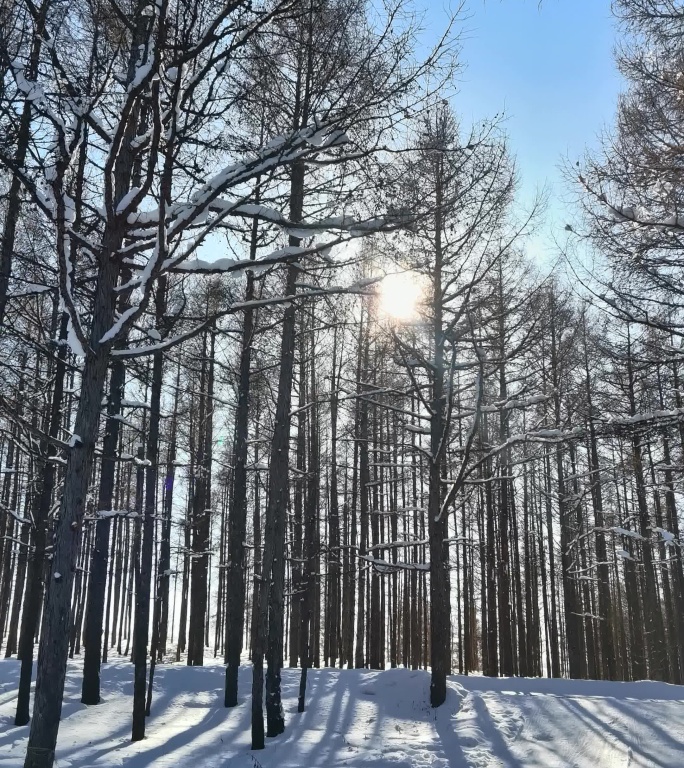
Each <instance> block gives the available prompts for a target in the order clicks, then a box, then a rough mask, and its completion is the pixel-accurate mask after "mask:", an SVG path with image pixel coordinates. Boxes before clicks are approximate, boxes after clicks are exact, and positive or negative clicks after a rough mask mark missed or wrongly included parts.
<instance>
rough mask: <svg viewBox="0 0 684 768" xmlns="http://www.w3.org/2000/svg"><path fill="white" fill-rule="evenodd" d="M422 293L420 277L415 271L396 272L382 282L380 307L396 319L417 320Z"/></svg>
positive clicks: (403, 320) (404, 320)
mask: <svg viewBox="0 0 684 768" xmlns="http://www.w3.org/2000/svg"><path fill="white" fill-rule="evenodd" d="M422 295H423V291H422V288H421V285H420V279H419V277H418V275H417V274H416V273H415V272H395V273H393V274H390V275H387V276H386V277H384V278H383V280H382V282H381V283H380V309H381V311H382V312H383V313H384V314H386V315H388V316H389V317H392V318H394V319H395V320H399V321H402V322H408V321H410V320H415V319H416V318H417V317H418V305H419V303H420V301H421V299H422Z"/></svg>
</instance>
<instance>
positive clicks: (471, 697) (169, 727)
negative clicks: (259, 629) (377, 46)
mask: <svg viewBox="0 0 684 768" xmlns="http://www.w3.org/2000/svg"><path fill="white" fill-rule="evenodd" d="M79 667H80V665H79V664H78V663H70V665H69V672H68V683H67V690H66V700H65V704H64V711H63V718H62V724H61V727H60V733H59V743H58V745H57V768H67V766H69V767H70V768H90V767H91V766H92V767H93V768H95V767H96V766H97V767H98V768H100V767H101V766H125V768H143V766H144V767H145V768H147V766H154V767H155V768H162V766H168V767H169V768H171V767H172V766H173V767H174V768H175V766H186V768H187V767H189V768H219V767H220V768H338V767H339V766H351V767H353V766H359V767H360V768H419V767H421V768H422V767H423V766H425V767H426V768H427V767H428V766H430V767H431V768H466V767H468V766H474V767H476V768H485V767H486V768H490V766H491V767H494V766H511V767H512V768H531V767H532V766H536V767H538V768H566V767H568V766H576V767H577V768H585V767H586V768H614V767H617V766H635V767H636V766H639V767H640V768H644V767H645V766H658V767H659V768H660V767H664V766H668V767H670V768H681V767H682V766H684V687H677V686H671V685H665V684H662V683H649V682H643V683H602V682H590V681H568V680H531V679H516V678H509V679H500V680H493V679H489V678H483V677H458V676H455V677H453V678H451V680H450V683H449V693H448V698H447V702H446V704H445V705H444V706H443V707H440V708H439V709H438V710H433V709H431V708H430V707H429V706H428V704H427V699H428V686H429V677H428V675H427V673H425V672H411V671H410V670H405V669H396V670H386V671H383V672H371V671H366V670H352V671H342V672H340V671H335V670H330V669H324V670H314V671H312V672H311V673H310V676H309V681H310V685H309V695H308V707H307V711H306V712H305V713H304V714H301V715H299V714H297V712H296V707H297V687H298V683H299V671H298V670H289V669H288V670H285V671H284V674H283V683H284V686H283V688H284V700H285V708H286V712H287V730H286V732H285V733H284V734H283V735H282V736H280V737H279V738H277V739H269V740H268V744H267V747H266V749H265V750H263V751H261V752H253V753H252V752H250V750H249V739H250V723H249V717H250V714H249V712H250V710H249V697H248V691H249V683H250V670H249V669H248V668H247V667H245V668H244V669H243V670H242V673H241V680H240V683H241V690H242V692H243V695H242V697H241V704H240V706H239V707H237V708H236V709H233V710H226V709H224V708H223V706H222V700H223V668H222V667H221V666H218V665H213V664H212V665H210V666H206V667H194V668H188V667H185V666H182V665H175V664H173V665H164V666H161V667H157V677H156V686H155V698H154V702H153V714H152V717H151V718H150V719H149V720H148V726H147V734H148V735H147V738H146V739H145V741H143V742H138V743H137V744H131V743H130V741H129V735H130V710H131V695H132V676H133V668H132V666H131V665H130V664H128V663H125V662H123V661H115V662H113V663H109V664H106V665H105V666H104V668H103V699H104V701H103V703H102V704H101V705H99V706H97V707H86V706H84V705H82V704H80V702H79V692H80V669H79ZM18 674H19V665H18V663H17V662H16V661H13V660H10V661H0V768H10V766H11V767H12V768H15V767H16V768H20V767H21V766H22V765H23V758H24V750H25V746H26V738H27V735H28V728H27V727H26V728H15V727H14V725H13V715H14V705H15V695H16V694H15V690H16V682H17V678H18Z"/></svg>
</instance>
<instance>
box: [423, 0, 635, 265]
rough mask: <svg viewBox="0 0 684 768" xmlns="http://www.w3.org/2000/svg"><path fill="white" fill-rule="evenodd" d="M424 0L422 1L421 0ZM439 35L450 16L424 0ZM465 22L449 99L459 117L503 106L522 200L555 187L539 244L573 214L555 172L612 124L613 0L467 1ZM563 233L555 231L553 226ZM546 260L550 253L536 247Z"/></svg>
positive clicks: (546, 244)
mask: <svg viewBox="0 0 684 768" xmlns="http://www.w3.org/2000/svg"><path fill="white" fill-rule="evenodd" d="M419 1H420V0H419ZM423 2H424V3H425V4H426V5H425V7H426V8H427V9H428V13H427V15H426V24H427V25H428V28H429V31H430V33H431V34H432V33H434V35H435V36H436V35H437V34H438V33H439V31H440V29H441V28H442V27H443V24H444V21H445V19H446V17H447V13H448V12H447V8H448V6H447V4H445V3H444V2H443V1H442V0H423ZM467 16H468V18H466V19H465V20H464V21H462V22H461V25H460V28H461V29H462V30H463V54H462V59H463V63H464V65H465V68H464V71H463V73H462V76H461V79H462V83H461V87H460V92H459V93H458V94H457V96H456V97H455V99H454V106H455V108H456V110H457V112H458V113H459V114H460V115H461V117H462V119H463V121H464V122H466V123H467V122H469V121H472V120H474V119H478V118H482V117H486V116H488V115H489V116H491V115H494V114H495V113H498V112H501V111H503V112H505V114H506V115H507V120H506V123H505V126H506V131H507V134H508V136H509V139H510V147H511V150H512V152H513V153H514V154H515V155H516V157H517V160H518V168H519V173H520V176H521V182H522V189H521V198H522V201H523V202H525V201H529V200H530V199H531V198H532V197H533V196H534V191H535V189H536V188H537V187H543V186H545V185H546V186H547V188H548V189H549V192H550V194H551V200H550V205H549V210H548V214H547V217H546V219H547V220H546V223H545V225H544V227H543V231H542V232H540V233H539V236H537V237H535V245H534V247H535V250H540V251H550V250H552V245H551V240H552V236H553V234H554V233H555V234H556V235H559V234H560V232H562V228H563V225H564V224H565V223H566V222H567V221H568V220H569V218H570V215H571V214H570V212H567V211H566V209H565V207H564V203H563V198H566V199H567V197H568V189H567V187H566V186H565V184H564V181H563V179H562V177H561V173H560V171H559V164H560V163H561V161H562V159H563V158H564V157H565V156H567V157H569V158H571V159H572V161H573V162H574V161H575V160H576V159H580V158H581V156H582V154H583V153H584V150H585V148H587V147H592V146H594V147H595V146H596V143H597V136H598V134H599V133H600V132H601V130H602V128H603V127H606V126H610V124H611V122H612V119H613V115H614V111H615V104H616V98H617V95H618V93H619V91H620V89H621V87H622V84H621V81H620V76H619V74H618V72H617V70H616V68H615V64H614V61H613V47H614V44H615V41H616V39H617V38H616V27H615V22H614V19H613V18H612V16H611V13H610V0H543V2H542V3H541V5H540V4H539V2H538V0H469V2H468V7H467ZM559 230H560V231H559ZM536 255H537V256H538V257H540V258H541V259H542V260H544V261H545V260H546V259H548V258H550V257H552V255H553V254H551V253H545V254H543V253H537V254H536Z"/></svg>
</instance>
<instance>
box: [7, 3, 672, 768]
mask: <svg viewBox="0 0 684 768" xmlns="http://www.w3.org/2000/svg"><path fill="white" fill-rule="evenodd" d="M507 1H508V2H511V0H507ZM567 1H568V0H558V2H567ZM425 5H426V4H425V3H423V4H421V3H420V2H417V3H416V4H411V3H409V2H408V1H407V0H385V2H383V3H370V2H367V0H228V1H227V2H226V1H225V0H154V1H153V2H151V0H73V1H72V2H69V3H65V2H63V1H62V0H0V38H1V39H0V326H1V330H0V651H1V654H2V656H3V657H4V658H5V659H8V660H10V659H15V660H16V661H17V662H18V665H17V667H16V669H17V674H16V677H13V678H12V680H13V683H12V690H11V691H10V689H9V688H6V689H5V688H3V689H2V690H3V691H6V692H7V693H11V694H12V698H11V708H12V713H11V715H12V716H11V720H10V719H9V718H8V719H6V720H2V721H0V722H3V724H5V723H6V725H7V727H8V728H9V727H10V726H12V727H15V726H16V727H17V730H16V731H13V733H15V736H14V738H16V739H19V738H24V739H26V738H27V741H26V743H25V744H24V746H23V747H22V760H23V759H24V758H23V754H24V753H25V762H23V763H21V762H19V763H16V762H8V763H7V765H8V766H10V765H12V766H18V765H24V767H25V768H52V766H53V765H59V764H61V763H59V762H57V760H56V757H55V750H56V748H57V738H58V731H59V729H60V717H61V716H62V714H63V713H62V707H63V700H64V698H65V686H66V688H67V689H68V688H69V685H70V683H69V680H70V679H71V678H69V676H68V670H71V669H72V668H73V669H77V670H78V673H77V674H78V678H77V687H78V691H77V699H78V701H80V702H81V703H82V704H84V705H89V706H90V707H93V708H97V707H96V705H98V706H100V702H101V701H103V702H105V703H103V704H102V705H101V706H103V707H104V706H105V705H106V701H107V696H106V695H103V686H104V685H105V683H104V680H105V677H106V674H105V670H106V669H107V668H108V666H109V665H110V663H111V662H113V661H114V662H117V663H118V662H121V663H122V664H123V665H124V666H123V669H124V674H126V675H127V678H126V679H127V680H129V681H130V683H131V687H130V688H128V689H127V690H128V695H127V699H126V701H127V702H128V703H127V707H128V718H129V720H128V723H121V724H120V725H121V726H122V727H123V726H125V727H126V729H127V732H126V738H127V740H131V739H132V741H133V742H137V741H141V740H143V739H145V737H146V735H147V736H149V730H150V722H151V721H150V716H151V714H154V711H155V704H157V702H158V701H159V702H161V701H163V697H160V693H159V688H158V682H157V681H158V679H160V678H159V676H160V674H161V675H163V674H164V670H165V669H167V668H170V667H172V666H173V665H176V666H179V665H184V666H188V667H202V666H207V665H218V666H219V667H220V673H221V676H222V682H221V690H220V694H219V695H218V696H215V697H214V698H215V699H217V701H214V702H213V706H214V707H221V708H223V707H225V708H227V712H228V714H227V715H226V716H227V717H228V718H229V717H230V711H231V710H232V709H233V708H235V707H239V706H242V705H243V704H245V703H246V707H247V710H246V711H247V712H248V713H249V715H248V718H247V720H246V721H245V723H246V729H247V731H248V732H247V735H246V737H245V738H247V739H248V741H249V745H248V746H249V749H250V750H262V749H264V748H265V746H267V745H268V743H269V742H268V741H267V737H269V738H270V737H274V738H275V737H278V736H279V735H280V734H283V733H287V730H288V729H289V728H290V726H291V723H292V720H293V717H292V715H291V714H290V709H289V708H288V707H286V706H284V703H283V699H284V693H283V686H284V684H285V683H284V682H283V681H290V680H295V679H296V683H293V685H295V687H296V690H294V693H293V694H292V695H293V696H294V697H295V698H296V709H297V711H298V712H300V713H303V712H305V710H306V709H307V707H309V705H310V699H311V690H312V688H311V686H312V684H313V683H312V681H314V682H315V681H316V680H319V679H322V678H318V677H314V675H315V674H319V673H320V674H322V671H321V670H323V669H324V668H338V669H340V670H345V671H346V670H386V669H388V668H391V669H394V668H406V669H410V670H424V671H425V670H426V671H427V675H428V676H429V685H428V686H427V687H426V689H425V691H424V696H423V695H422V694H421V697H422V698H424V699H425V700H424V701H421V702H420V703H421V705H424V706H427V707H429V708H433V709H434V708H440V707H442V706H444V705H445V702H446V701H447V699H448V695H451V694H450V691H451V689H450V687H449V686H450V685H451V683H450V680H452V675H459V676H460V675H463V676H473V675H475V676H477V675H482V676H485V677H491V678H496V677H504V678H509V677H516V678H518V677H519V678H568V679H573V680H574V679H580V680H599V681H623V682H631V681H642V680H650V681H660V682H662V683H670V684H676V685H683V684H684V566H683V562H682V549H681V541H682V540H681V535H680V525H682V524H684V519H683V518H682V514H683V512H684V502H683V499H682V492H683V491H684V487H683V486H682V480H683V478H684V400H683V398H684V382H683V381H682V378H683V377H684V324H683V322H682V320H683V317H684V314H683V309H684V280H683V278H682V267H683V266H684V213H680V208H682V209H683V210H684V184H683V182H682V178H683V177H680V174H682V173H684V137H683V135H682V128H681V125H682V117H683V115H684V106H683V104H684V73H683V72H682V69H684V8H683V7H682V5H681V3H679V2H678V1H677V0H614V2H613V3H612V12H613V15H614V23H615V25H616V29H617V34H618V41H619V43H618V45H617V46H616V50H615V62H616V67H617V68H618V70H619V72H620V75H621V77H622V78H623V90H622V93H621V94H620V97H619V99H618V104H617V110H616V113H615V114H614V116H613V122H612V124H611V125H610V126H609V127H608V128H607V129H606V131H605V134H604V135H602V138H601V142H600V146H599V147H598V148H597V149H592V150H588V151H587V153H586V154H585V155H584V156H583V157H582V158H581V159H580V160H579V161H578V162H577V164H575V162H574V159H573V161H572V162H567V163H566V165H565V169H564V173H565V178H566V183H567V190H566V191H567V193H568V194H569V195H571V196H572V197H573V206H574V208H573V210H574V218H573V220H572V222H569V223H568V224H567V225H565V229H564V230H563V231H562V232H561V233H559V235H558V241H557V252H556V253H554V254H553V255H552V258H551V259H550V261H549V262H548V263H549V264H550V266H548V267H547V266H546V265H541V266H540V264H539V262H538V261H536V260H535V259H533V258H532V257H531V255H530V253H529V242H530V238H531V237H532V236H533V235H534V232H535V231H536V229H537V228H538V227H539V226H540V222H542V221H543V219H544V215H545V212H544V209H545V199H544V195H543V194H540V195H539V196H538V198H537V199H535V200H532V201H531V202H530V201H529V200H524V201H523V200H522V199H521V195H520V194H519V190H520V169H519V167H518V165H517V163H516V158H515V156H514V155H513V153H512V151H511V149H510V147H509V142H508V138H507V135H506V121H505V119H503V117H502V116H495V117H493V118H488V117H486V116H483V117H482V119H479V120H478V121H475V122H469V121H468V120H467V119H465V117H462V116H461V115H459V112H458V109H457V107H456V104H457V101H456V100H455V99H454V94H455V93H456V92H457V89H458V78H459V73H460V72H461V67H462V66H463V63H464V62H462V60H461V41H460V34H461V31H462V28H463V24H464V21H463V18H464V14H465V8H464V7H457V8H452V14H451V17H450V19H449V20H448V22H447V24H446V26H445V28H444V29H443V30H441V32H440V34H439V36H438V37H437V40H436V42H435V44H434V45H432V46H431V47H426V46H424V45H422V44H419V43H420V40H421V39H422V38H421V23H422V22H421V18H422V17H421V13H422V12H425V11H426V7H425ZM427 5H428V6H429V3H428V4H427ZM608 5H610V4H608ZM542 6H543V4H542ZM427 10H428V11H429V8H427ZM543 12H544V8H543V7H542V8H541V9H540V13H543ZM595 128H596V130H597V131H598V130H599V129H600V126H596V127H595ZM76 662H77V663H78V666H77V667H76V666H73V667H72V665H74V664H75V663H76ZM8 663H9V662H8ZM2 664H4V662H0V666H2ZM13 669H14V667H13ZM288 670H293V671H294V670H296V672H293V673H291V672H288ZM291 674H296V678H291V677H290V675H291ZM343 674H346V672H341V673H340V675H343ZM350 674H351V673H350ZM1 677H2V676H1V675H0V678H1ZM32 679H33V680H35V688H34V687H33V686H32ZM161 679H166V678H163V677H162V678H161ZM184 679H187V678H184ZM335 679H337V678H335ZM340 679H342V678H341V677H340ZM401 679H402V680H404V678H401ZM406 679H408V678H406ZM193 680H200V678H193ZM403 684H404V683H402V685H403ZM406 684H407V683H406ZM288 685H289V683H288ZM69 690H70V689H69ZM193 690H194V689H193ZM288 691H289V688H288ZM288 695H290V694H289V693H288ZM7 701H10V700H9V699H8V700H7ZM8 706H10V705H8ZM159 706H161V703H160V704H159ZM2 711H3V712H9V710H7V709H5V710H2ZM68 719H69V720H70V719H71V716H70V717H69V718H68ZM62 721H63V722H64V718H62ZM19 727H21V729H20V728H19ZM0 730H2V727H0ZM8 743H9V742H8ZM60 744H61V742H60ZM2 750H3V746H2V742H1V741H0V765H3V766H4V765H5V763H3V760H2V757H1V753H2ZM245 754H252V753H251V752H247V753H245ZM254 754H255V756H254V757H253V760H254V763H252V762H251V761H249V762H244V763H239V762H236V763H235V765H236V766H238V765H245V766H246V765H250V766H251V765H255V766H261V765H262V764H261V763H260V762H258V755H259V754H261V753H258V752H257V753H254ZM680 754H681V753H680ZM65 764H67V763H65ZM68 764H69V765H72V763H71V762H69V763H68ZM86 764H87V765H90V763H78V762H74V763H73V765H75V766H81V765H84V766H85V765H86ZM116 764H117V765H120V764H122V763H116ZM123 764H124V765H126V764H127V763H126V762H125V761H124V763H123ZM148 764H149V765H153V764H154V765H157V763H151V762H150V763H147V762H141V763H139V765H141V766H142V765H148ZM166 764H167V763H164V765H166ZM169 764H170V763H169ZM202 764H206V765H209V763H201V762H199V763H198V765H202ZM324 764H326V763H322V762H321V763H320V765H324ZM329 764H330V765H332V764H333V763H329ZM350 764H351V765H357V764H359V763H354V762H353V761H352V762H351V763H350ZM405 764H406V765H408V764H409V763H401V765H405ZM451 764H452V763H449V765H451ZM456 764H458V765H464V763H453V765H456ZM487 764H491V765H494V764H495V763H487ZM497 764H498V763H497ZM506 764H508V763H506ZM521 764H522V765H533V764H534V765H537V763H532V762H528V763H526V762H525V761H522V763H521ZM539 764H540V765H541V764H544V763H539ZM546 764H550V763H546ZM594 764H595V763H594ZM607 764H608V763H606V765H607ZM644 764H645V763H644ZM654 764H656V765H663V764H664V763H657V762H656V763H654ZM97 765H100V763H97ZM102 765H114V763H102ZM131 765H133V763H131ZM135 765H138V763H136V764H135ZM159 765H161V763H159ZM222 765H223V764H222ZM231 765H232V763H231ZM269 765H270V763H269ZM274 765H278V763H274ZM283 765H284V763H283ZM287 765H290V763H287ZM293 765H294V763H293ZM297 765H299V764H297ZM301 765H312V766H313V765H314V763H307V762H302V763H301ZM335 765H337V764H335ZM373 765H378V766H380V765H385V763H373ZM410 765H414V763H410ZM416 765H417V763H416ZM516 765H517V763H516ZM611 765H612V763H611ZM649 765H650V763H649ZM673 765H674V763H673Z"/></svg>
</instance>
